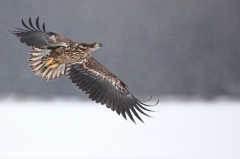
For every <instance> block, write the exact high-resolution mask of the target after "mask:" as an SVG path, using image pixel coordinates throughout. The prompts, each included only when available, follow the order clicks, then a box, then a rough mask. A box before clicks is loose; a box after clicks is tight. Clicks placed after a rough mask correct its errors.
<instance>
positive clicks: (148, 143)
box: [0, 100, 240, 159]
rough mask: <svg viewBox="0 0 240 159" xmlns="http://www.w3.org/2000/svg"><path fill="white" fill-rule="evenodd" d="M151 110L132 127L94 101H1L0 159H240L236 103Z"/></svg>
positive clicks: (176, 104) (175, 104)
mask: <svg viewBox="0 0 240 159" xmlns="http://www.w3.org/2000/svg"><path fill="white" fill-rule="evenodd" d="M154 110H159V111H157V112H154V113H150V115H152V116H153V117H154V118H148V117H145V116H142V118H143V120H144V121H145V124H142V123H141V122H140V121H139V122H138V121H137V124H134V123H133V122H131V121H130V120H127V121H126V120H125V119H123V118H122V117H121V116H118V115H117V114H116V113H115V112H114V113H113V112H112V111H111V110H109V109H107V108H105V106H101V105H99V104H95V103H93V102H87V103H85V102H80V101H70V100H68V101H67V100H66V101H52V102H51V101H49V102H40V101H31V102H27V101H9V100H8V101H0V129H1V130H0V158H1V159H5V158H6V159H7V158H18V159H19V158H20V159H21V158H29V159H30V158H31V159H32V158H33V159H35V158H39V159H40V158H41V159H44V158H146V159H149V158H159V159H161V158H162V159H170V158H177V159H203V158H204V159H230V158H231V159H239V158H240V102H237V101H235V102H233V101H215V102H214V101H209V102H204V101H198V102H194V101H170V100H169V101H161V102H160V104H159V105H158V106H157V107H154Z"/></svg>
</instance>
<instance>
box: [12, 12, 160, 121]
mask: <svg viewBox="0 0 240 159" xmlns="http://www.w3.org/2000/svg"><path fill="white" fill-rule="evenodd" d="M22 25H23V26H24V27H25V29H19V28H16V29H17V30H14V31H11V32H12V33H13V34H14V35H16V36H17V37H19V38H20V41H21V42H22V43H25V44H26V45H28V46H31V47H32V49H33V51H32V52H30V53H29V54H30V58H29V61H30V67H31V68H32V71H33V72H35V74H36V75H38V76H40V77H41V78H45V79H46V80H47V81H49V80H54V79H56V78H59V77H60V76H61V75H65V74H67V76H68V77H69V78H70V79H71V80H72V82H73V83H75V84H76V85H77V87H79V89H81V90H82V91H84V92H85V93H86V94H88V95H89V98H90V99H92V100H93V101H96V102H97V103H101V104H102V105H103V104H106V106H107V108H111V109H112V111H116V112H117V114H119V115H120V114H121V115H122V116H123V117H124V118H125V119H126V114H127V115H128V116H129V118H130V119H131V120H132V121H133V122H135V121H134V118H133V116H132V113H133V114H134V115H135V116H136V117H137V118H138V119H139V120H140V121H142V122H143V120H142V119H141V118H140V116H139V115H138V113H137V111H138V112H140V113H142V114H144V115H146V116H149V115H147V114H146V113H145V112H144V111H152V110H149V109H147V108H146V107H148V106H152V105H147V104H145V103H144V101H141V100H139V99H137V98H135V97H134V96H133V95H132V94H131V93H130V92H129V91H128V89H127V86H126V85H125V84H124V83H123V82H122V81H121V80H120V79H119V78H118V77H117V76H116V75H114V74H113V73H111V72H110V71H109V70H107V69H106V68H105V67H104V66H103V65H101V64H100V63H99V62H98V61H97V60H95V59H94V58H93V57H92V56H91V54H90V53H91V52H92V51H95V50H97V49H98V48H100V47H101V46H102V44H101V43H92V44H86V43H79V42H73V41H72V40H70V39H68V38H66V37H65V36H63V35H62V34H60V33H58V32H46V30H45V24H44V23H43V25H42V27H40V25H39V17H38V18H37V19H36V25H35V26H34V25H33V24H32V21H31V18H29V26H28V25H26V24H25V23H24V21H23V20H22ZM150 99H151V98H150ZM150 99H149V100H150ZM145 102H146V101H145ZM156 104H158V101H157V103H156ZM156 104H154V105H156ZM149 117H150V116H149Z"/></svg>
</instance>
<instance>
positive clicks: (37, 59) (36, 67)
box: [29, 49, 67, 81]
mask: <svg viewBox="0 0 240 159" xmlns="http://www.w3.org/2000/svg"><path fill="white" fill-rule="evenodd" d="M50 52H51V50H40V49H38V50H34V51H32V52H30V53H29V54H30V58H29V61H30V65H29V66H30V67H31V68H32V71H33V72H35V75H37V76H40V77H41V78H46V80H47V81H49V80H54V79H56V78H59V77H60V76H61V75H64V74H65V72H66V67H67V66H66V64H60V65H58V66H57V67H55V68H50V67H49V65H48V64H46V61H47V60H48V58H49V55H50Z"/></svg>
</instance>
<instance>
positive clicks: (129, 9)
mask: <svg viewBox="0 0 240 159" xmlns="http://www.w3.org/2000/svg"><path fill="white" fill-rule="evenodd" d="M0 13H1V16H0V48H1V52H0V81H1V82H0V96H1V97H4V96H9V95H16V96H29V95H31V96H40V97H54V96H76V97H81V98H86V97H87V96H86V95H84V93H83V92H81V91H80V90H79V89H78V88H77V87H76V86H75V84H72V83H71V81H70V80H69V79H68V77H67V76H65V77H61V78H60V79H58V80H54V81H50V82H47V81H45V80H40V78H39V77H37V76H35V75H34V73H33V72H32V71H31V68H30V67H29V62H28V60H27V59H28V58H29V55H28V53H29V52H30V51H31V47H28V46H26V45H25V44H22V43H20V42H19V39H18V38H17V37H15V36H14V35H11V33H9V32H8V30H12V29H14V27H18V28H23V27H22V24H21V20H22V19H24V20H25V21H28V18H29V17H32V20H35V19H36V18H37V16H39V17H40V23H42V22H45V25H46V31H58V32H60V33H62V34H63V35H65V36H66V37H68V38H70V39H71V40H73V41H77V42H86V43H92V42H99V43H102V44H103V47H102V48H101V49H99V50H97V51H96V52H93V53H92V56H93V57H94V58H96V59H97V60H98V61H99V62H100V63H101V64H103V65H104V66H105V67H106V68H108V69H109V70H110V71H112V72H113V73H115V74H116V75H117V76H118V77H119V78H120V79H121V80H122V81H123V82H124V83H126V84H127V86H128V87H129V90H130V91H131V92H132V93H133V94H136V96H137V97H149V96H150V95H153V96H155V97H162V96H187V97H196V96H197V97H202V98H214V97H218V96H229V97H235V98H240V1H239V0H229V1H226V0H208V1H206V0H198V1H192V0H181V1H179V0H171V1H167V0H165V1H160V0H155V1H154V0H151V1H145V0H131V1H128V0H121V1H112V0H102V1H98V0H95V1H94V0H91V1H48V0H42V1H30V0H29V1H28V0H22V1H14V0H8V1H3V0H1V1H0Z"/></svg>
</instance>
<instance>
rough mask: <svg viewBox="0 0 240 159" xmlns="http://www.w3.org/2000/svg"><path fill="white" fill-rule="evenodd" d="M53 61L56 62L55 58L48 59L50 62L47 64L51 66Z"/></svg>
mask: <svg viewBox="0 0 240 159" xmlns="http://www.w3.org/2000/svg"><path fill="white" fill-rule="evenodd" d="M53 60H54V58H50V59H48V60H47V61H46V64H47V65H50V64H51V63H52V62H53Z"/></svg>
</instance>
